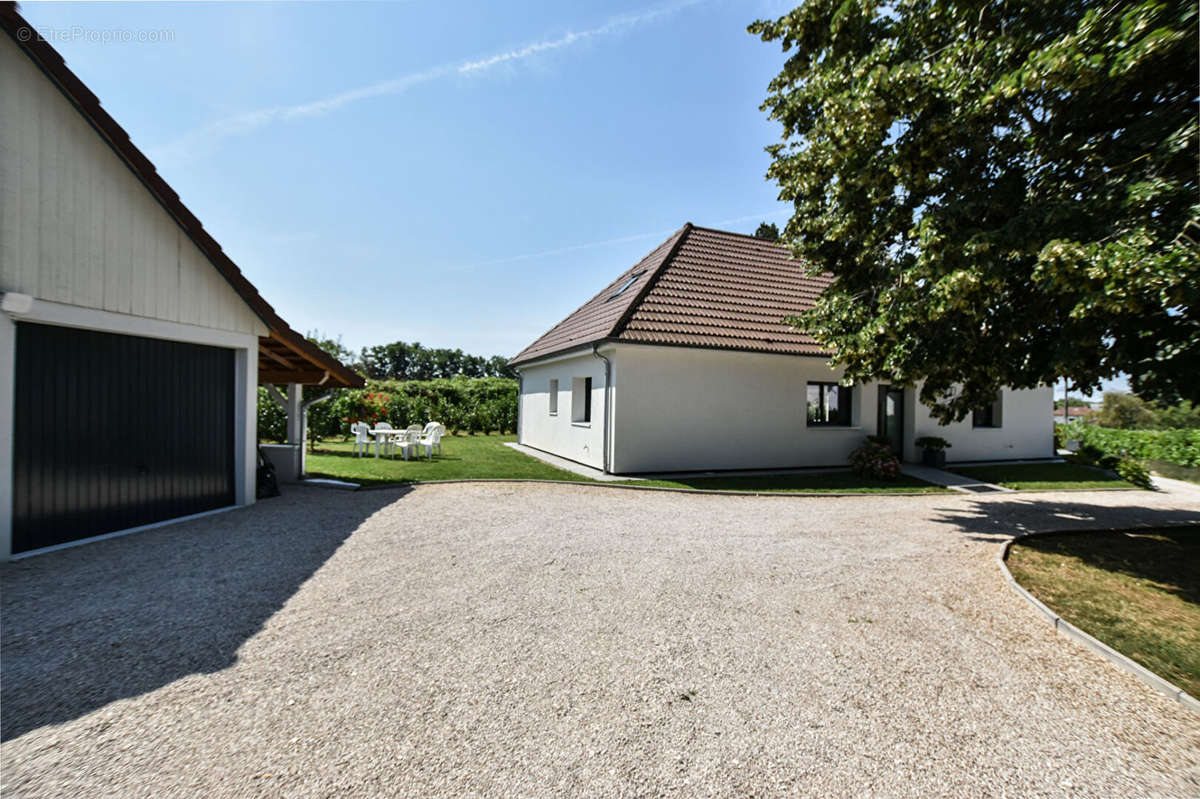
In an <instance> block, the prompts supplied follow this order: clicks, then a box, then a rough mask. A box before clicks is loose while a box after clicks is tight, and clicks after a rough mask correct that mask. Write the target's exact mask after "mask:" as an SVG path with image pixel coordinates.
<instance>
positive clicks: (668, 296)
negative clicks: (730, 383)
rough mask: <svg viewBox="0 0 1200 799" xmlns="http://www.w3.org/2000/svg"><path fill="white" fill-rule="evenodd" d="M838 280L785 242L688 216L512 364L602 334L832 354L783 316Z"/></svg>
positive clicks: (609, 337) (725, 347) (651, 341)
mask: <svg viewBox="0 0 1200 799" xmlns="http://www.w3.org/2000/svg"><path fill="white" fill-rule="evenodd" d="M831 282H832V278H831V277H829V276H817V277H814V276H811V275H807V274H805V271H804V266H803V265H802V264H801V263H800V262H799V261H796V260H794V259H792V258H791V253H790V252H789V250H788V249H787V248H786V247H783V246H781V245H779V244H773V243H771V242H768V241H764V240H762V239H757V238H755V237H753V236H747V235H743V234H741V233H728V232H725V231H722V230H712V229H710V228H702V227H696V226H695V225H693V224H692V223H691V222H688V223H687V224H685V225H684V226H683V227H682V228H680V229H679V230H678V231H676V232H675V233H673V234H672V235H671V237H670V238H668V239H667V240H666V241H664V242H663V243H662V244H660V245H658V246H657V247H656V248H654V250H653V251H651V252H650V254H649V255H647V256H646V257H645V258H643V259H642V260H640V261H638V262H637V263H636V264H634V265H633V266H632V267H630V268H629V269H626V270H625V271H624V272H622V273H621V274H620V276H618V277H617V279H616V280H614V281H613V282H612V283H610V284H609V285H608V286H606V287H605V288H604V290H603V291H601V292H600V293H599V294H597V295H596V296H595V297H592V298H591V299H590V300H588V301H587V302H586V303H584V304H583V305H582V306H580V307H579V308H578V309H577V310H576V311H575V312H574V313H572V314H571V315H570V316H568V317H567V318H566V319H564V320H563V321H561V322H559V323H558V324H557V325H555V326H554V327H552V328H551V329H550V330H549V331H548V332H547V333H546V334H545V335H543V336H541V337H540V338H539V339H538V340H537V341H535V342H533V343H532V344H530V345H529V346H528V347H526V348H525V349H524V350H522V351H521V352H520V353H519V354H518V355H517V356H516V357H515V358H513V359H512V361H511V363H512V364H514V365H519V364H522V363H527V362H529V361H533V360H537V359H539V358H543V357H546V356H549V355H554V354H555V353H559V352H563V351H565V350H570V349H574V348H576V347H581V346H585V345H589V344H594V343H597V342H600V341H628V342H640V343H644V344H664V345H673V346H685V347H702V348H706V349H723V350H746V351H752V352H774V353H782V354H787V355H818V356H825V355H828V354H829V353H828V351H826V350H824V349H822V348H821V346H820V345H818V344H817V343H816V342H815V341H814V340H813V339H812V338H811V337H809V336H807V335H805V334H803V333H801V332H799V331H797V330H796V329H795V328H793V327H789V326H788V325H785V324H783V322H782V320H783V318H784V317H785V316H789V315H792V314H796V313H799V312H800V311H803V310H806V309H808V308H811V307H812V306H813V303H814V302H815V301H816V299H817V297H818V296H820V294H821V292H822V291H824V290H825V289H826V288H827V287H828V286H829V284H830V283H831Z"/></svg>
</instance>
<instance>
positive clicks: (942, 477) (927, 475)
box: [900, 463, 1012, 494]
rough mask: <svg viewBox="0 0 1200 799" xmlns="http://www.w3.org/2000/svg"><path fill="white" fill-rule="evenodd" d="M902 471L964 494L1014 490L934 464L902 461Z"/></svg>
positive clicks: (999, 492) (996, 492) (997, 492)
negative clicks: (936, 467) (925, 464)
mask: <svg viewBox="0 0 1200 799" xmlns="http://www.w3.org/2000/svg"><path fill="white" fill-rule="evenodd" d="M900 471H901V472H903V473H904V474H907V475H908V476H909V477H915V478H917V479H918V480H924V481H925V482H927V483H933V484H934V485H939V486H942V487H943V488H949V489H951V490H952V491H959V492H961V493H963V494H1002V493H1004V492H1009V493H1011V492H1012V489H1011V488H1005V487H1004V486H999V485H996V484H994V483H985V482H983V481H982V480H975V479H974V478H971V477H963V476H962V475H961V474H954V473H953V472H947V471H945V470H944V469H934V468H933V467H932V466H919V465H917V464H915V463H902V464H900Z"/></svg>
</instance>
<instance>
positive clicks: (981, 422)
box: [971, 392, 1003, 427]
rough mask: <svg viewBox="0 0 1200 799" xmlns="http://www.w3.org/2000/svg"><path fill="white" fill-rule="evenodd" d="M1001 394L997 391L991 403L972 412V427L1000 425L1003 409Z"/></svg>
mask: <svg viewBox="0 0 1200 799" xmlns="http://www.w3.org/2000/svg"><path fill="white" fill-rule="evenodd" d="M1000 396H1001V395H1000V392H996V398H995V399H994V400H992V402H991V404H989V405H985V406H984V407H982V408H979V409H977V410H974V411H972V412H971V426H972V427H1000V423H1001V421H1002V419H1001V416H1002V411H1003V405H1002V403H1001V401H1000Z"/></svg>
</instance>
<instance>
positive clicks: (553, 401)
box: [550, 377, 558, 416]
mask: <svg viewBox="0 0 1200 799" xmlns="http://www.w3.org/2000/svg"><path fill="white" fill-rule="evenodd" d="M550 415H551V416H558V378H557V377H552V378H550Z"/></svg>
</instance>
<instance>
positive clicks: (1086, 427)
mask: <svg viewBox="0 0 1200 799" xmlns="http://www.w3.org/2000/svg"><path fill="white" fill-rule="evenodd" d="M1063 438H1073V439H1076V440H1078V441H1079V442H1080V443H1081V444H1083V445H1085V446H1092V447H1095V448H1096V449H1098V450H1100V451H1101V452H1103V453H1104V454H1105V455H1111V456H1114V457H1122V456H1124V457H1130V458H1137V459H1138V460H1155V461H1166V462H1168V463H1173V464H1175V465H1176V466H1200V430H1197V429H1192V430H1118V429H1115V428H1110V427H1097V426H1096V425H1091V424H1085V423H1083V422H1072V423H1071V424H1070V425H1068V426H1067V428H1066V429H1065V430H1064V431H1063Z"/></svg>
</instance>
